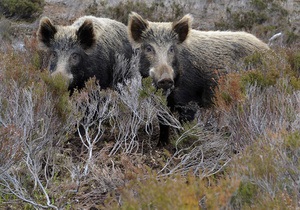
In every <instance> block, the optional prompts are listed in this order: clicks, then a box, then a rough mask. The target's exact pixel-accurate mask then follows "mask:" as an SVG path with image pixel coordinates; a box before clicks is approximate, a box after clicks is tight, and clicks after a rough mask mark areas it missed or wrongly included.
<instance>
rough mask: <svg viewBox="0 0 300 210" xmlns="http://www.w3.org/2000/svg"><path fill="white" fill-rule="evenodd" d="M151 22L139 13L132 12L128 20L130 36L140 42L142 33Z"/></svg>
mask: <svg viewBox="0 0 300 210" xmlns="http://www.w3.org/2000/svg"><path fill="white" fill-rule="evenodd" d="M148 26H149V23H148V21H147V20H144V19H143V18H142V17H141V16H140V15H139V14H137V13H135V12H131V14H130V15H129V21H128V31H129V37H130V38H131V39H132V40H133V41H135V42H140V41H141V36H142V33H143V32H144V31H145V30H146V29H147V28H148Z"/></svg>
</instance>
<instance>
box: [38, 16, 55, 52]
mask: <svg viewBox="0 0 300 210" xmlns="http://www.w3.org/2000/svg"><path fill="white" fill-rule="evenodd" d="M56 32H57V28H56V27H55V26H54V25H53V23H52V22H51V20H50V19H49V18H47V17H43V18H42V19H41V21H40V25H39V29H38V32H37V37H38V40H39V42H40V43H41V44H42V47H50V42H51V40H53V39H54V35H55V34H56Z"/></svg>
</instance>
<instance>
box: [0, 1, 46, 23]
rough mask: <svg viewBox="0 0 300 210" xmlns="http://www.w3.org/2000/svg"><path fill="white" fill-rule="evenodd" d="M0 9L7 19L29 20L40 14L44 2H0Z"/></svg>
mask: <svg viewBox="0 0 300 210" xmlns="http://www.w3.org/2000/svg"><path fill="white" fill-rule="evenodd" d="M0 7H2V9H3V11H4V14H5V16H7V17H18V18H24V19H30V18H34V17H37V16H38V15H39V14H41V12H42V10H43V7H44V0H2V1H1V2H0Z"/></svg>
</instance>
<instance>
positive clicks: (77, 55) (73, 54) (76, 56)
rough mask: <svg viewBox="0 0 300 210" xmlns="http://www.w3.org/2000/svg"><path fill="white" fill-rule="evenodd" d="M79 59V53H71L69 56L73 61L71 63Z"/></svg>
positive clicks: (75, 62)
mask: <svg viewBox="0 0 300 210" xmlns="http://www.w3.org/2000/svg"><path fill="white" fill-rule="evenodd" d="M79 60H80V55H79V54H78V53H72V54H71V56H70V61H71V62H72V63H73V64H77V63H78V62H79Z"/></svg>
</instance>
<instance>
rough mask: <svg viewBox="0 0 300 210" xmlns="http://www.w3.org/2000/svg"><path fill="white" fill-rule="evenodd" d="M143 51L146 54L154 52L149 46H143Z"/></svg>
mask: <svg viewBox="0 0 300 210" xmlns="http://www.w3.org/2000/svg"><path fill="white" fill-rule="evenodd" d="M145 51H146V52H147V53H151V52H154V49H153V47H152V46H151V45H146V46H145Z"/></svg>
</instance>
